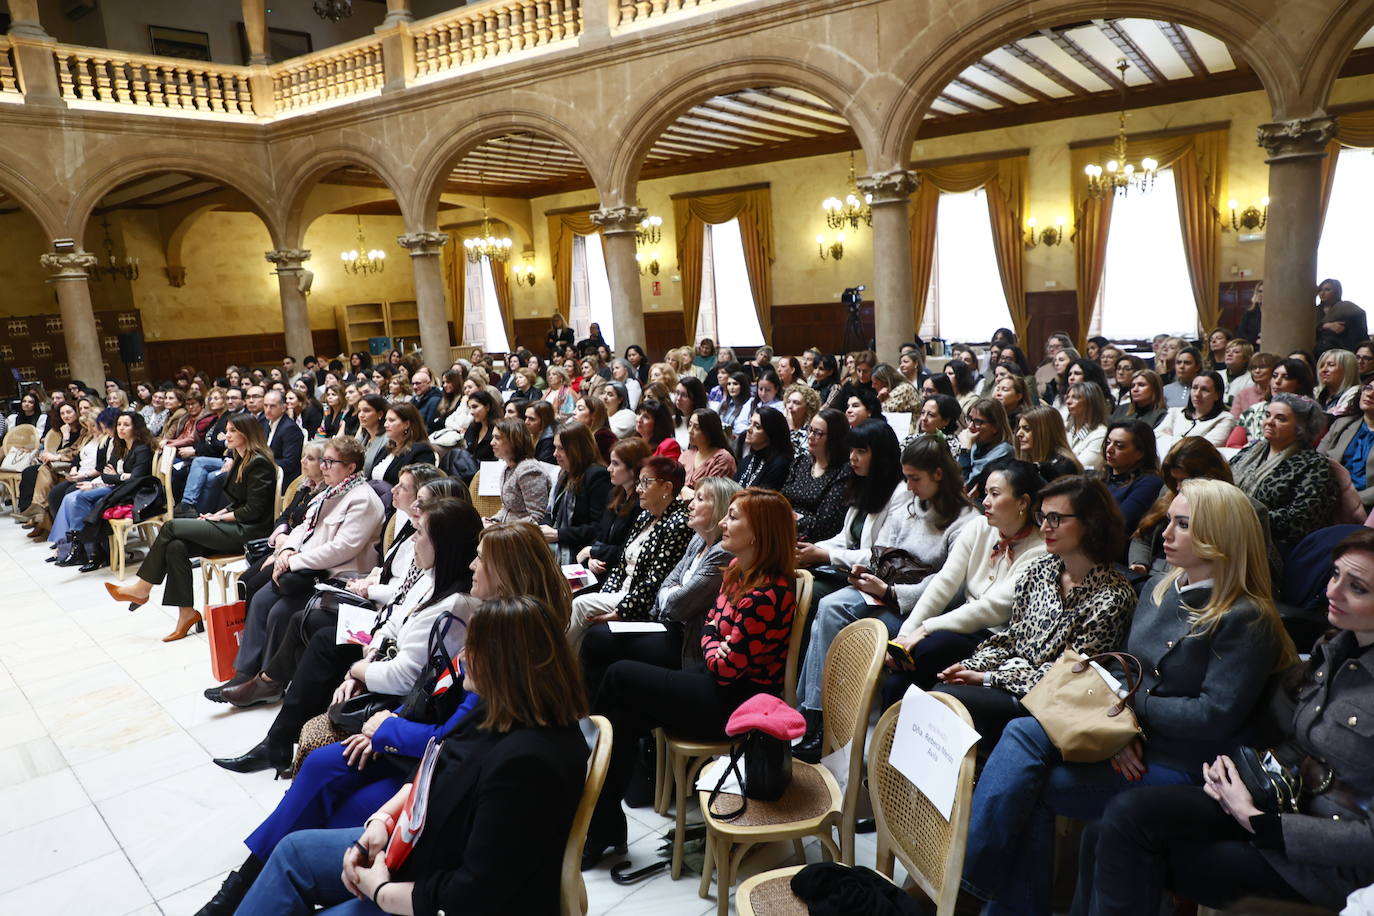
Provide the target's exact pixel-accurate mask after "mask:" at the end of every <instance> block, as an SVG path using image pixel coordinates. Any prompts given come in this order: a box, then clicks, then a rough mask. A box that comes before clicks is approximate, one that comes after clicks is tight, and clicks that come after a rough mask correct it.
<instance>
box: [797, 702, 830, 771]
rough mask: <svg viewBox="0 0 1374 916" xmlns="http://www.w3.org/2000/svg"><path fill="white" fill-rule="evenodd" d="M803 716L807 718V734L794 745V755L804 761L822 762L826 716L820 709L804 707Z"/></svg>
mask: <svg viewBox="0 0 1374 916" xmlns="http://www.w3.org/2000/svg"><path fill="white" fill-rule="evenodd" d="M801 713H802V717H803V718H804V719H806V734H805V735H803V736H802V739H801V741H799V742H797V743H796V744H794V745H792V756H793V757H795V758H797V759H798V760H800V761H802V762H803V763H820V762H821V744H822V742H823V739H824V737H825V717H824V715H822V713H821V711H820V710H819V709H807V708H806V707H802V711H801Z"/></svg>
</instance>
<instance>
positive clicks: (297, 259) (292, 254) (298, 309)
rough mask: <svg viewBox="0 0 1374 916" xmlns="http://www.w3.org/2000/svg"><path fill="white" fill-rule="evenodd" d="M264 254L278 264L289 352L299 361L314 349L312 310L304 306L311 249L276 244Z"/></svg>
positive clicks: (278, 278)
mask: <svg viewBox="0 0 1374 916" xmlns="http://www.w3.org/2000/svg"><path fill="white" fill-rule="evenodd" d="M263 257H265V258H267V260H268V261H270V262H272V263H273V264H275V265H277V288H278V289H279V290H280V291H281V317H282V328H283V330H284V331H285V332H286V353H283V354H282V355H283V356H294V357H296V359H297V360H298V361H299V360H301V359H304V358H305V357H306V356H308V355H310V354H312V353H314V352H315V342H314V340H312V339H311V337H310V310H309V309H307V308H306V307H305V291H304V290H302V289H301V280H302V279H303V277H304V276H305V275H306V274H307V273H308V271H306V269H305V267H304V264H305V262H306V261H308V260H310V252H309V250H307V249H304V248H277V249H274V250H272V251H269V252H267V253H266V254H265V255H263Z"/></svg>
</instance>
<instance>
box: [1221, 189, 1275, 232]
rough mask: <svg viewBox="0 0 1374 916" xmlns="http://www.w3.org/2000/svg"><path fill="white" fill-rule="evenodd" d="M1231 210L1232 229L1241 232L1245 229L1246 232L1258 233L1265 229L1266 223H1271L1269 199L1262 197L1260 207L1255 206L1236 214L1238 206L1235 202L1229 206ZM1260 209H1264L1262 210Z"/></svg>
mask: <svg viewBox="0 0 1374 916" xmlns="http://www.w3.org/2000/svg"><path fill="white" fill-rule="evenodd" d="M1228 205H1229V206H1230V208H1231V228H1232V229H1234V230H1236V231H1237V232H1239V231H1240V230H1242V229H1244V230H1245V231H1246V232H1258V231H1260V230H1262V229H1263V228H1264V225H1265V223H1267V222H1269V198H1268V197H1261V198H1260V206H1259V207H1256V206H1255V205H1254V204H1251V205H1250V206H1248V207H1246V208H1245V209H1244V210H1241V211H1240V213H1236V207H1237V206H1238V205H1237V204H1236V202H1235V201H1234V200H1233V201H1231V202H1230V203H1229V204H1228ZM1260 207H1263V208H1264V209H1263V210H1261V209H1260Z"/></svg>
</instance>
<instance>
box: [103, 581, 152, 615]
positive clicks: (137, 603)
mask: <svg viewBox="0 0 1374 916" xmlns="http://www.w3.org/2000/svg"><path fill="white" fill-rule="evenodd" d="M105 591H107V592H109V593H110V597H111V598H113V599H114V600H116V601H127V602H129V610H131V611H136V610H138V609H139V608H141V607H143V605H145V604H147V603H148V599H147V598H139V597H138V596H137V595H135V594H133V593H132V592H126V591H125V590H124V589H122V588H120V587H119V586H118V585H116V584H115V583H113V582H106V583H105Z"/></svg>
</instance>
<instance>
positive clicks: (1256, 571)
mask: <svg viewBox="0 0 1374 916" xmlns="http://www.w3.org/2000/svg"><path fill="white" fill-rule="evenodd" d="M1164 544H1165V552H1166V554H1167V555H1168V558H1169V562H1170V564H1171V565H1172V566H1173V567H1174V568H1173V571H1172V572H1171V573H1169V574H1168V575H1167V576H1164V577H1163V578H1161V579H1159V580H1158V581H1156V582H1155V583H1154V584H1153V585H1150V586H1146V588H1145V591H1144V593H1143V594H1142V595H1141V596H1140V600H1139V602H1138V604H1137V606H1136V610H1135V614H1134V616H1133V617H1132V618H1131V624H1130V633H1129V635H1128V637H1127V639H1126V642H1125V649H1126V651H1127V652H1129V653H1131V654H1132V655H1134V656H1136V657H1137V658H1138V659H1140V662H1141V664H1142V666H1143V676H1142V680H1141V689H1140V690H1139V691H1138V692H1137V693H1136V695H1135V702H1134V704H1133V705H1134V707H1135V715H1136V719H1137V720H1138V722H1139V724H1140V727H1141V729H1142V737H1138V738H1136V739H1134V740H1133V741H1132V742H1131V743H1130V744H1128V745H1126V747H1125V748H1123V749H1122V750H1121V751H1119V752H1118V753H1117V754H1115V755H1114V756H1113V757H1112V758H1110V759H1109V760H1106V761H1103V762H1101V763H1072V764H1068V765H1065V764H1064V762H1063V760H1062V758H1061V756H1060V753H1059V751H1058V750H1057V749H1056V748H1055V746H1054V744H1053V743H1052V742H1051V741H1050V738H1049V736H1048V735H1047V734H1046V733H1045V730H1044V728H1043V727H1042V726H1041V725H1040V723H1039V722H1038V721H1037V720H1036V719H1034V718H1033V717H1030V716H1024V717H1022V718H1019V719H1016V720H1014V721H1012V722H1011V723H1010V724H1009V725H1008V726H1007V727H1006V729H1005V731H1004V732H1003V734H1002V740H1001V741H999V742H998V744H997V747H996V748H995V749H994V750H993V752H992V754H991V756H990V757H989V758H988V762H987V765H986V766H985V767H984V769H983V773H982V776H981V778H980V779H979V781H978V785H977V787H976V788H975V790H974V796H973V812H972V820H971V822H970V824H969V847H968V858H967V859H966V860H965V864H964V882H963V883H964V887H965V889H967V890H969V891H970V892H972V893H973V894H974V895H975V896H977V897H979V898H980V899H983V900H986V901H989V906H988V908H987V910H986V911H985V912H988V913H1002V912H1013V911H1014V912H1016V913H1036V914H1039V913H1043V914H1049V913H1051V912H1052V911H1053V906H1052V897H1053V884H1054V881H1053V870H1054V869H1053V856H1054V845H1055V844H1054V819H1055V816H1056V815H1065V816H1068V817H1074V818H1080V819H1086V820H1095V819H1096V818H1098V817H1100V816H1101V814H1102V811H1103V809H1104V808H1105V807H1106V806H1107V803H1108V802H1109V801H1111V799H1112V798H1113V797H1115V796H1116V795H1118V794H1120V793H1121V792H1124V791H1127V790H1130V789H1134V788H1136V787H1139V786H1151V785H1153V786H1160V785H1197V784H1198V783H1200V781H1201V774H1202V771H1203V765H1204V764H1206V763H1209V762H1210V761H1212V760H1213V759H1214V758H1215V757H1216V756H1217V755H1218V754H1226V753H1230V752H1231V751H1233V750H1234V749H1235V748H1236V747H1237V746H1238V745H1244V744H1246V743H1247V735H1248V733H1249V727H1250V724H1251V719H1252V715H1253V713H1254V710H1255V708H1256V705H1257V704H1258V702H1259V701H1260V699H1261V694H1262V692H1263V690H1264V687H1265V683H1266V682H1267V681H1268V679H1269V676H1270V675H1271V674H1273V673H1275V672H1278V671H1281V670H1283V669H1285V668H1287V667H1289V666H1290V665H1292V664H1293V663H1295V662H1296V661H1297V651H1296V650H1295V648H1294V646H1293V642H1292V640H1291V639H1289V637H1288V634H1287V633H1286V632H1285V630H1284V628H1283V623H1282V621H1281V620H1280V619H1279V615H1278V611H1277V610H1276V609H1275V607H1274V601H1273V598H1272V593H1271V584H1270V579H1269V563H1268V559H1267V557H1266V556H1265V545H1264V535H1263V532H1262V530H1261V528H1260V524H1259V519H1258V518H1257V517H1256V515H1255V511H1254V509H1253V508H1251V505H1250V500H1249V499H1247V498H1246V496H1245V494H1244V493H1242V492H1241V491H1240V490H1239V489H1237V488H1236V487H1234V486H1232V485H1231V484H1228V483H1224V482H1222V481H1219V480H1203V479H1194V480H1185V481H1184V482H1183V485H1182V487H1181V488H1180V492H1179V494H1178V496H1176V497H1174V500H1173V502H1172V503H1171V504H1170V506H1169V524H1168V527H1167V529H1166V532H1165V535H1164Z"/></svg>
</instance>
